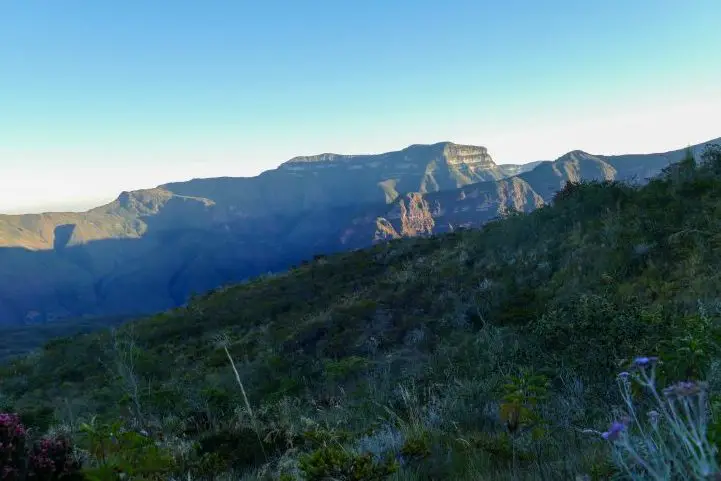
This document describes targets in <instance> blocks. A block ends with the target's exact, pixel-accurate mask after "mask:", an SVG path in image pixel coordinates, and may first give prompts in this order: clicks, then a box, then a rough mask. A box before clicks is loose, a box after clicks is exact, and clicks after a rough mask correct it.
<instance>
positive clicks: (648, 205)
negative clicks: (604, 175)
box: [0, 156, 721, 479]
mask: <svg viewBox="0 0 721 481" xmlns="http://www.w3.org/2000/svg"><path fill="white" fill-rule="evenodd" d="M716 160H717V162H718V163H719V164H721V159H719V158H718V156H717V159H716ZM683 175H685V174H683V172H676V171H673V172H670V173H669V174H668V175H667V177H665V178H664V179H662V180H657V181H653V182H652V183H650V184H649V185H648V186H646V187H643V188H641V189H634V188H631V187H628V186H625V185H622V184H617V183H588V184H582V185H577V186H570V187H568V188H566V189H565V190H564V191H562V192H561V193H559V195H558V196H557V199H556V202H555V204H554V205H553V206H550V207H543V208H541V209H539V210H537V211H535V212H533V213H531V214H527V215H518V216H512V217H510V218H508V219H505V220H503V221H499V222H495V223H492V224H489V225H488V226H486V227H485V228H484V229H483V230H482V231H464V232H457V233H454V234H450V235H444V236H439V237H434V238H430V239H413V240H402V241H394V242H391V243H388V244H384V245H379V246H376V247H374V248H372V249H367V250H361V251H356V252H351V253H345V254H340V255H336V256H332V257H329V258H322V259H319V260H317V261H316V262H314V263H311V264H309V265H305V266H301V267H299V268H298V269H294V270H292V271H290V272H288V273H286V274H283V275H279V276H274V277H266V278H261V279H257V280H255V281H253V282H250V283H247V284H245V285H240V286H236V287H232V288H228V289H224V290H221V291H217V292H215V293H212V294H209V295H207V296H204V297H203V298H198V299H196V300H195V301H194V302H192V303H191V304H190V305H189V306H188V307H187V308H183V309H178V310H175V311H172V312H168V313H165V314H162V315H159V316H155V317H153V318H150V319H146V320H142V321H139V322H135V323H133V324H131V325H128V326H125V327H124V328H123V329H121V332H120V335H121V337H122V336H128V335H130V334H131V331H132V336H133V337H134V338H135V339H136V342H137V345H136V348H135V350H133V351H132V352H133V353H134V354H135V356H136V362H135V364H134V378H135V379H137V380H138V383H139V390H138V396H137V401H138V403H137V404H138V405H139V406H140V413H138V412H135V411H134V408H133V406H135V403H133V402H131V401H133V390H132V389H128V386H129V384H128V383H127V376H126V377H125V378H123V376H120V375H117V373H118V371H117V370H115V367H116V363H115V360H117V359H118V357H117V356H116V354H114V352H113V350H112V349H111V344H112V343H111V338H110V335H109V334H108V333H107V332H105V333H97V334H92V335H83V336H78V337H76V338H73V339H66V340H59V341H54V342H52V343H50V344H49V345H47V346H46V348H45V349H44V350H43V351H42V352H41V353H39V354H37V355H33V356H30V357H27V358H24V359H21V360H18V361H16V362H13V363H12V364H10V365H8V366H7V367H5V368H3V369H2V370H1V371H0V379H2V394H3V395H4V396H5V402H6V403H8V404H10V405H11V406H12V407H13V408H15V409H17V410H18V411H20V412H21V413H24V414H25V415H26V419H27V420H29V422H31V423H37V424H39V425H42V424H46V423H48V422H50V421H49V418H50V417H51V413H52V412H55V416H56V418H59V419H60V420H64V421H69V420H75V419H77V418H78V417H87V416H89V415H91V414H94V413H100V414H101V416H106V417H108V418H117V417H118V416H123V417H124V418H125V419H128V418H130V417H140V418H142V420H143V423H144V425H146V426H151V427H152V428H153V429H154V430H156V431H163V432H165V433H166V436H169V435H170V434H178V433H180V432H184V433H186V434H187V435H189V436H192V437H194V438H196V439H200V440H201V441H202V443H203V444H202V446H203V447H204V448H203V449H206V450H208V451H215V452H217V453H221V458H222V460H223V462H224V463H225V462H227V463H229V464H232V463H233V462H234V463H235V467H240V468H242V467H243V466H246V467H247V465H249V464H252V463H253V462H256V463H263V462H267V461H270V462H271V463H272V462H274V460H276V459H277V457H276V456H279V455H280V454H281V453H284V452H285V453H286V456H285V457H284V458H283V459H286V458H287V459H290V460H291V461H292V460H293V459H295V457H296V455H295V454H293V453H294V452H295V451H293V450H292V449H291V450H289V451H288V450H287V448H289V447H290V445H292V446H294V449H300V450H301V451H302V450H304V449H305V450H308V449H310V448H308V447H307V444H303V442H304V441H303V440H304V439H305V440H306V441H307V435H306V436H305V437H304V436H303V435H302V433H303V432H304V431H307V430H308V429H309V426H313V425H315V426H316V428H313V429H316V430H320V429H321V428H319V427H317V426H324V427H323V428H322V430H323V432H324V433H326V434H327V433H336V434H338V433H345V435H346V436H347V437H346V438H340V439H342V440H343V442H344V443H345V444H346V445H348V446H354V447H356V448H358V447H364V449H372V450H382V446H386V447H387V448H388V449H390V450H393V449H396V450H397V449H400V447H401V446H402V445H403V444H404V443H405V444H406V445H408V444H409V441H410V442H411V444H412V442H414V441H413V440H418V439H430V440H431V441H429V442H428V446H429V448H430V451H429V452H428V453H426V454H427V455H428V457H427V458H426V459H425V460H422V461H418V460H416V461H409V462H408V464H406V465H405V466H404V468H403V470H402V471H401V474H397V475H396V476H397V477H398V479H481V478H480V476H481V475H482V474H483V475H488V478H487V479H495V478H497V479H506V476H510V474H508V469H509V468H508V465H509V462H510V461H509V459H510V454H509V452H510V451H509V450H510V448H509V447H508V443H507V439H506V438H505V437H504V435H503V426H502V424H501V423H500V422H499V420H498V406H499V401H500V400H501V394H500V389H501V387H502V385H503V383H504V381H505V379H506V376H507V375H508V374H514V373H522V372H525V370H528V369H532V370H533V371H534V372H537V373H542V374H544V375H546V376H547V377H548V378H549V380H550V381H551V385H550V387H551V395H550V397H549V399H548V400H547V401H546V402H545V403H543V405H542V406H541V407H539V408H538V410H539V412H540V413H541V415H542V416H543V417H544V419H546V420H547V422H548V423H549V426H551V428H550V429H548V430H547V431H546V432H545V434H543V435H542V436H541V438H540V440H533V439H532V438H531V437H530V435H524V437H523V440H522V444H521V446H522V448H521V454H522V456H521V466H520V468H519V470H520V471H521V473H522V476H525V477H526V478H528V479H541V478H543V477H546V478H548V479H566V478H567V477H572V476H573V475H574V473H581V472H591V471H593V470H594V469H595V470H596V471H598V472H601V471H603V470H604V469H605V462H604V459H605V453H604V452H603V449H602V447H601V446H600V445H599V444H598V443H596V442H594V440H593V439H591V438H592V436H591V437H590V436H587V435H579V434H578V429H580V428H583V427H595V428H603V427H604V425H605V423H606V422H607V418H606V415H607V414H606V413H607V412H608V403H612V402H614V400H615V398H614V395H613V382H612V376H613V374H614V373H615V372H616V370H617V369H618V366H619V362H620V361H621V360H623V359H629V358H630V357H632V356H635V355H639V354H660V355H661V356H662V358H663V359H664V360H666V365H665V368H664V375H667V376H670V377H686V376H695V375H702V374H706V372H707V370H708V367H709V365H710V364H709V362H710V360H709V356H711V355H712V353H713V352H714V351H713V350H712V346H711V345H710V343H709V342H708V341H711V340H713V339H716V338H717V337H715V336H716V328H715V327H714V326H715V325H716V322H717V320H718V319H719V315H720V314H721V303H720V302H719V298H718V292H719V289H721V274H720V273H721V257H720V256H719V248H721V244H720V242H721V231H720V230H719V228H718V219H719V218H721V176H719V174H717V173H715V172H713V171H712V170H711V169H710V168H709V169H704V170H703V171H702V172H699V171H696V172H693V173H691V174H689V176H690V177H689V179H687V180H681V178H682V177H683ZM699 306H701V308H702V312H701V314H700V313H699V312H700V311H699ZM706 321H709V322H706ZM219 334H222V335H223V336H224V338H225V342H227V345H228V348H229V351H230V353H231V354H232V356H233V358H234V359H235V360H236V363H237V366H238V370H239V374H240V378H241V379H242V381H243V383H244V385H245V388H246V390H247V391H248V397H249V399H250V403H251V405H252V406H253V408H254V411H255V414H256V416H257V417H258V418H259V422H260V429H261V431H262V434H263V437H264V438H265V439H274V440H275V441H274V442H270V441H269V442H268V444H267V445H266V455H265V456H261V455H260V454H258V455H257V456H256V457H254V456H253V455H251V454H248V455H247V456H246V457H245V458H243V459H242V460H238V459H237V458H238V455H237V453H235V451H234V449H239V448H237V446H242V449H244V450H245V451H253V449H254V448H252V447H251V446H252V442H253V439H254V438H252V437H248V436H247V434H246V431H247V428H248V426H249V424H248V422H249V421H248V416H247V413H245V412H244V409H242V408H239V406H242V402H241V398H240V396H239V392H238V387H237V385H236V383H235V379H234V375H233V372H232V370H231V369H230V367H229V364H228V360H227V357H226V354H225V352H224V351H223V349H222V348H221V347H219V346H220V345H219V343H218V342H217V340H218V339H217V336H218V335H219ZM689 336H690V337H691V338H692V339H691V341H688V340H684V337H689ZM689 342H695V343H696V344H695V346H696V347H695V351H693V353H695V354H694V355H688V354H686V351H683V348H684V347H685V345H686V344H688V343H689ZM694 356H695V357H694ZM114 370H115V371H114ZM113 372H115V374H112V373H113ZM712 386H715V385H714V384H713V383H712ZM304 420H305V421H304ZM314 423H317V424H314ZM328 435H330V434H328ZM243 436H245V437H243ZM219 439H221V440H220V441H219ZM244 439H245V440H246V441H243V440H244ZM247 439H250V441H247ZM229 440H230V441H229ZM234 443H235V444H234ZM237 443H245V444H240V445H238V444H237ZM248 443H251V444H248ZM228 446H236V448H228ZM234 453H235V454H234ZM291 464H292V463H291ZM226 467H227V466H226ZM414 473H415V474H414ZM420 473H423V474H420ZM490 473H495V475H494V476H495V478H493V477H492V476H491V474H490ZM404 476H405V477H404ZM599 476H600V475H599ZM599 479H602V478H599Z"/></svg>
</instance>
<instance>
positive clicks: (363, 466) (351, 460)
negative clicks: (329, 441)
mask: <svg viewBox="0 0 721 481" xmlns="http://www.w3.org/2000/svg"><path fill="white" fill-rule="evenodd" d="M299 464H300V470H301V472H302V473H303V475H304V477H305V479H306V480H307V481H325V480H328V479H334V480H338V481H381V480H383V479H386V478H387V477H388V476H390V475H391V474H393V473H394V472H395V471H396V470H397V469H398V465H397V463H396V462H395V461H394V460H390V459H387V460H385V461H383V462H377V461H375V460H374V459H373V455H371V454H356V453H352V452H350V451H347V450H345V449H343V448H342V447H340V446H325V447H322V448H320V449H317V450H315V451H313V452H312V453H310V454H306V455H304V456H301V458H300V460H299Z"/></svg>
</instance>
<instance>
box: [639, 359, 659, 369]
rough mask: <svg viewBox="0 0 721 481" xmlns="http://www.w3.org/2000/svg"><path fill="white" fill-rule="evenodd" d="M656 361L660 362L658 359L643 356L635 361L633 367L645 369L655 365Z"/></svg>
mask: <svg viewBox="0 0 721 481" xmlns="http://www.w3.org/2000/svg"><path fill="white" fill-rule="evenodd" d="M656 361H658V358H657V357H648V356H642V357H637V358H636V359H634V360H633V365H634V367H641V368H643V367H646V366H650V365H653V364H655V363H656Z"/></svg>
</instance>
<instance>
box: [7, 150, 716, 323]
mask: <svg viewBox="0 0 721 481" xmlns="http://www.w3.org/2000/svg"><path fill="white" fill-rule="evenodd" d="M714 142H718V140H716V141H711V142H708V143H704V144H700V145H697V146H694V147H692V149H693V151H694V152H695V153H696V152H700V150H701V149H703V148H704V147H705V146H706V145H707V144H710V143H714ZM683 155H684V150H683V149H681V150H676V151H672V152H666V153H659V154H643V155H621V156H602V155H592V154H588V153H586V152H583V151H580V150H575V151H572V152H569V153H568V154H566V155H564V156H562V157H560V158H558V159H556V160H554V161H543V162H533V163H530V164H524V165H498V164H496V163H495V162H494V161H493V159H492V158H491V156H490V155H489V153H488V151H487V149H486V148H485V147H480V146H471V145H458V144H454V143H451V142H441V143H437V144H432V145H412V146H409V147H407V148H405V149H403V150H400V151H396V152H389V153H384V154H379V155H338V154H330V153H328V154H321V155H315V156H305V157H296V158H293V159H291V160H289V161H287V162H285V163H283V164H281V165H280V166H279V167H278V168H276V169H274V170H270V171H267V172H264V173H262V174H260V175H259V176H256V177H252V178H230V177H224V178H212V179H194V180H191V181H188V182H179V183H172V184H165V185H161V186H158V187H156V188H154V189H148V190H140V191H133V192H123V193H121V194H120V195H119V196H118V198H117V199H116V200H115V201H113V202H111V203H109V204H107V205H104V206H100V207H97V208H95V209H91V210H89V211H87V212H83V213H44V214H32V215H0V325H18V324H33V323H44V322H51V321H55V320H59V319H74V318H82V317H89V318H92V317H102V316H119V315H120V316H133V315H140V314H145V313H149V312H154V311H160V310H163V309H167V308H169V307H173V306H178V305H181V304H183V303H185V302H186V301H187V300H188V298H189V297H190V296H191V295H192V294H193V293H201V292H205V291H207V290H210V289H213V288H216V287H218V286H221V285H224V284H226V283H231V282H238V281H242V280H244V279H248V278H250V277H253V276H257V275H259V274H263V273H266V272H271V271H278V270H283V269H286V268H287V267H289V266H291V265H292V264H294V263H298V262H300V261H302V260H304V259H307V258H310V257H312V256H313V255H316V254H325V253H331V252H337V251H341V250H350V249H356V248H361V247H365V246H368V245H370V244H372V243H374V242H380V241H384V240H389V239H395V238H400V237H411V236H419V235H430V234H436V233H441V232H447V231H452V230H455V229H458V228H464V227H478V226H481V225H483V224H484V223H486V222H488V221H490V220H492V219H494V218H497V217H498V216H499V215H504V214H505V213H507V212H510V211H512V210H516V211H522V212H529V211H531V210H533V209H535V208H538V207H540V206H542V205H544V204H546V203H548V202H549V201H550V199H551V198H552V196H553V195H554V194H555V193H556V192H557V191H558V190H560V189H561V188H562V187H563V186H564V185H565V183H566V182H568V181H571V182H577V181H580V180H622V181H629V182H639V183H643V182H645V181H646V179H648V178H650V177H652V176H654V175H656V174H658V173H659V172H660V171H661V170H662V169H663V168H665V167H667V166H668V165H669V164H670V163H673V162H677V161H679V160H681V158H682V157H683Z"/></svg>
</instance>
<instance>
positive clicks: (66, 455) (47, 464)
mask: <svg viewBox="0 0 721 481" xmlns="http://www.w3.org/2000/svg"><path fill="white" fill-rule="evenodd" d="M28 461H29V465H30V468H31V470H32V472H34V473H35V475H36V477H38V478H39V479H54V478H55V477H63V476H66V475H68V474H71V473H74V472H77V471H79V470H80V464H79V463H78V462H77V461H76V460H75V459H74V456H73V447H72V444H71V443H70V441H69V440H68V439H66V438H64V437H58V438H44V439H42V440H40V442H39V443H36V444H35V446H34V447H33V449H32V451H31V452H30V454H29V457H28Z"/></svg>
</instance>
